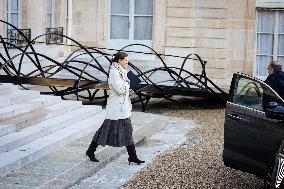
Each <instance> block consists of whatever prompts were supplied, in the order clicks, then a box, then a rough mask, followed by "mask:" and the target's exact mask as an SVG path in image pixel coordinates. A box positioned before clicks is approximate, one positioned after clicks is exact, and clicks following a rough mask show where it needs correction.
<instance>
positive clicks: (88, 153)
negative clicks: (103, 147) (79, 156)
mask: <svg viewBox="0 0 284 189" xmlns="http://www.w3.org/2000/svg"><path fill="white" fill-rule="evenodd" d="M97 147H98V144H97V143H96V142H95V141H94V140H92V142H91V144H90V146H89V148H88V150H87V151H86V156H88V157H89V158H90V161H93V162H99V160H97V158H96V157H95V154H94V152H95V151H96V149H97Z"/></svg>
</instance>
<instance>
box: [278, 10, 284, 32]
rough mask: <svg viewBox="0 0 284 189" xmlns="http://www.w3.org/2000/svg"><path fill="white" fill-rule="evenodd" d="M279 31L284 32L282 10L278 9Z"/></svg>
mask: <svg viewBox="0 0 284 189" xmlns="http://www.w3.org/2000/svg"><path fill="white" fill-rule="evenodd" d="M279 33H284V11H279Z"/></svg>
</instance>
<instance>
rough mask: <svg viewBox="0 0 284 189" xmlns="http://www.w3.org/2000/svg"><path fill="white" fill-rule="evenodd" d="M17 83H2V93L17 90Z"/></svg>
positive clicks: (0, 93)
mask: <svg viewBox="0 0 284 189" xmlns="http://www.w3.org/2000/svg"><path fill="white" fill-rule="evenodd" d="M17 88H18V87H17V85H13V84H7V83H2V84H1V85H0V95H6V94H11V93H12V92H14V91H16V90H17Z"/></svg>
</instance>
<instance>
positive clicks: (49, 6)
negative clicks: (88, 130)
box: [46, 0, 52, 13]
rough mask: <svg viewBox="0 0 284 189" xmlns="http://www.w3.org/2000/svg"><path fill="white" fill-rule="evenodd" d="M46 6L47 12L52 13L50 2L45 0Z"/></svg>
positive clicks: (50, 0)
mask: <svg viewBox="0 0 284 189" xmlns="http://www.w3.org/2000/svg"><path fill="white" fill-rule="evenodd" d="M46 5H47V12H48V13H52V0H47V2H46Z"/></svg>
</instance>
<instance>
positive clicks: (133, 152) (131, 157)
mask: <svg viewBox="0 0 284 189" xmlns="http://www.w3.org/2000/svg"><path fill="white" fill-rule="evenodd" d="M126 149H127V152H128V156H129V158H128V162H129V164H130V162H134V163H137V164H138V165H140V164H141V163H145V161H142V160H140V159H138V158H137V155H136V150H135V146H134V144H131V145H128V146H126Z"/></svg>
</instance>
